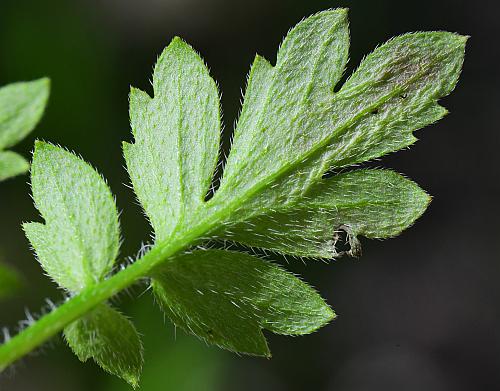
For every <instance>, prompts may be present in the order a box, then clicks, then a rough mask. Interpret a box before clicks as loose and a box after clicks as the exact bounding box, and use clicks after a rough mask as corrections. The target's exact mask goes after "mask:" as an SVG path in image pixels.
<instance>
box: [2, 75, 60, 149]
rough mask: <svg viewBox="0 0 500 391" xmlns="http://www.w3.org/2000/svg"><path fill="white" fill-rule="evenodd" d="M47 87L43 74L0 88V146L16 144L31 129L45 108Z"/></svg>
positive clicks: (6, 146) (48, 84)
mask: <svg viewBox="0 0 500 391" xmlns="http://www.w3.org/2000/svg"><path fill="white" fill-rule="evenodd" d="M49 88H50V81H49V79H46V78H43V79H39V80H35V81H31V82H21V83H13V84H9V85H7V86H5V87H2V88H0V150H1V149H5V148H9V147H12V146H13V145H15V144H17V143H18V142H19V141H21V140H22V139H23V138H24V137H25V136H26V135H27V134H28V133H29V132H31V131H32V130H33V129H34V127H35V126H36V124H37V123H38V121H39V120H40V118H41V117H42V114H43V111H44V110H45V106H46V104H47V99H48V97H49Z"/></svg>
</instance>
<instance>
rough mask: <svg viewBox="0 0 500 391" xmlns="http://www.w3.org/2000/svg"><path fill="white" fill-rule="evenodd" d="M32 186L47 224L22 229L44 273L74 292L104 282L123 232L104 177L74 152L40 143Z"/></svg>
mask: <svg viewBox="0 0 500 391" xmlns="http://www.w3.org/2000/svg"><path fill="white" fill-rule="evenodd" d="M31 185H32V189H33V199H34V201H35V204H36V207H37V209H38V210H39V211H40V213H41V215H42V217H43V218H44V219H45V224H41V223H26V224H24V225H23V228H24V230H25V232H26V236H27V237H28V239H29V240H30V242H31V244H32V245H33V247H34V249H35V251H36V253H37V256H38V260H39V262H40V264H41V265H42V267H43V268H44V269H45V271H46V272H47V273H48V274H49V276H50V277H52V278H53V279H54V280H55V281H56V282H57V283H58V284H59V285H61V286H62V287H64V288H66V289H68V290H70V291H71V292H78V291H80V290H82V289H83V288H84V287H86V286H89V285H91V284H94V283H96V282H99V281H101V280H103V279H104V277H105V276H106V275H107V274H108V273H109V272H110V271H111V268H112V266H113V263H114V261H115V259H116V257H117V255H118V249H119V244H120V243H119V242H120V234H119V223H118V213H117V210H116V205H115V202H114V199H113V196H112V194H111V192H110V190H109V188H108V186H107V185H106V183H105V182H104V180H103V179H102V177H101V176H100V175H99V174H98V173H97V172H96V171H95V170H94V169H93V168H92V167H90V166H89V165H88V164H87V163H85V162H84V161H83V160H82V159H80V158H78V157H77V156H75V155H73V154H72V153H70V152H68V151H66V150H64V149H62V148H59V147H56V146H54V145H51V144H47V143H43V142H40V141H37V142H36V144H35V152H34V155H33V163H32V168H31Z"/></svg>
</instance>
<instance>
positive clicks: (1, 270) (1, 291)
mask: <svg viewBox="0 0 500 391" xmlns="http://www.w3.org/2000/svg"><path fill="white" fill-rule="evenodd" d="M21 285H22V284H21V277H20V276H19V274H18V273H16V272H15V271H14V270H12V269H11V268H10V267H7V266H5V265H2V264H0V300H1V299H5V298H7V297H10V296H12V295H13V294H15V293H16V292H17V291H18V290H19V288H20V287H21Z"/></svg>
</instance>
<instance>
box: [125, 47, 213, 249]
mask: <svg viewBox="0 0 500 391" xmlns="http://www.w3.org/2000/svg"><path fill="white" fill-rule="evenodd" d="M153 87H154V98H153V99H152V98H150V97H149V96H148V95H147V94H146V93H145V92H142V91H140V90H138V89H134V88H133V89H132V90H131V92H130V121H131V125H132V131H133V134H134V139H135V143H134V144H132V145H131V144H127V143H124V153H125V159H126V161H127V168H128V172H129V174H130V178H131V179H132V183H133V186H134V190H135V192H136V194H137V196H138V198H139V200H140V202H141V204H142V205H143V207H144V210H145V211H146V214H147V215H148V217H149V219H150V221H151V224H152V226H153V228H154V231H155V235H156V240H157V241H162V240H165V239H166V238H168V237H169V236H170V235H171V234H172V233H173V232H174V230H175V229H176V228H177V229H180V227H182V226H189V224H190V223H192V220H191V219H192V218H193V217H195V216H196V212H197V210H199V208H200V206H202V205H203V203H204V199H205V196H206V194H207V192H208V190H209V186H210V182H211V180H212V175H213V173H214V170H215V166H216V164H217V158H218V150H219V134H220V114H219V97H218V92H217V86H216V85H215V82H214V81H213V79H212V78H211V77H210V75H209V73H208V70H207V68H206V66H205V64H204V63H203V61H202V60H201V58H200V57H199V56H198V54H196V53H195V51H194V50H193V49H192V48H191V47H190V46H189V45H187V44H186V43H185V42H183V41H182V40H181V39H180V38H175V39H174V40H173V41H172V43H171V44H170V45H169V46H168V47H167V48H166V49H165V50H164V51H163V53H162V55H161V56H160V58H159V59H158V62H157V64H156V67H155V70H154V75H153Z"/></svg>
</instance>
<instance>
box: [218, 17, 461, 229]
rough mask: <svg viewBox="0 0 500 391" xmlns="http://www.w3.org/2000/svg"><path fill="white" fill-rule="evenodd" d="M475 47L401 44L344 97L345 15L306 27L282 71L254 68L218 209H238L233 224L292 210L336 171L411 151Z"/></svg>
mask: <svg viewBox="0 0 500 391" xmlns="http://www.w3.org/2000/svg"><path fill="white" fill-rule="evenodd" d="M325 26H328V27H325ZM311 37H314V39H311ZM466 39H467V38H466V37H463V36H459V35H456V34H452V33H447V32H424V33H411V34H405V35H402V36H399V37H396V38H394V39H392V40H390V41H388V42H387V43H386V44H384V45H382V46H380V47H378V48H377V49H376V50H375V51H374V52H373V53H372V54H370V55H369V56H367V57H366V59H365V60H364V61H363V62H362V64H361V65H360V66H359V68H358V70H357V71H356V72H355V73H354V74H353V75H352V76H351V77H350V78H349V80H348V81H347V82H346V83H345V84H344V85H343V86H342V88H340V89H339V91H338V92H335V91H334V88H335V83H336V82H337V81H338V79H339V75H340V74H341V73H342V71H343V68H344V64H345V61H346V58H347V57H346V55H344V54H343V53H344V52H345V51H346V50H347V45H348V34H347V19H346V13H345V10H331V11H325V12H321V13H319V14H316V15H314V16H312V17H311V18H308V19H306V20H305V21H303V22H301V23H299V25H297V27H295V28H294V29H292V30H291V32H290V33H289V35H288V36H287V38H286V39H285V41H284V43H283V45H282V47H281V49H280V51H279V53H278V60H277V64H276V66H275V67H271V66H270V65H269V64H267V63H266V62H265V60H263V59H260V58H257V59H256V61H255V62H254V65H253V67H252V70H251V73H250V78H249V82H248V88H247V93H246V96H245V101H244V104H243V110H242V115H241V118H240V120H239V122H238V125H237V127H236V130H235V138H234V143H233V145H232V148H231V152H230V154H229V157H228V159H227V163H226V166H225V170H224V176H223V179H222V182H221V185H220V188H219V191H218V192H217V193H216V194H215V196H214V198H213V201H212V203H213V204H214V205H213V208H214V209H216V208H220V207H223V205H228V204H229V205H235V206H236V205H237V206H238V207H237V213H232V214H231V216H230V221H234V222H237V221H241V220H245V219H247V218H249V217H251V216H252V215H255V214H265V213H267V212H269V211H272V210H276V209H279V208H282V207H284V208H286V207H288V204H293V203H300V202H301V201H300V200H301V198H302V197H303V196H304V194H305V193H306V192H307V191H308V189H309V188H310V187H311V186H313V185H314V184H315V183H318V182H319V181H320V180H321V178H322V175H323V174H324V173H325V172H327V171H328V170H330V169H332V168H339V167H343V166H348V165H352V164H355V163H360V162H363V161H366V160H370V159H373V158H377V157H380V156H382V155H384V154H386V153H388V152H392V151H396V150H398V149H401V148H404V147H406V146H408V145H410V144H412V143H413V142H414V141H415V140H416V139H415V137H414V136H413V134H412V132H413V131H415V130H417V129H420V128H422V127H423V126H425V125H428V124H431V123H433V122H435V121H437V120H438V119H440V118H442V117H443V116H444V115H445V114H446V110H445V109H444V108H442V107H441V106H439V105H438V104H437V100H438V99H439V98H441V97H443V96H445V95H447V94H449V93H450V92H451V91H452V89H453V88H454V86H455V84H456V82H457V80H458V76H459V73H460V70H461V66H462V62H463V55H464V47H465V42H466ZM339 53H342V55H340V54H339ZM328 82H330V83H331V84H329V85H328ZM325 86H327V87H325Z"/></svg>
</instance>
